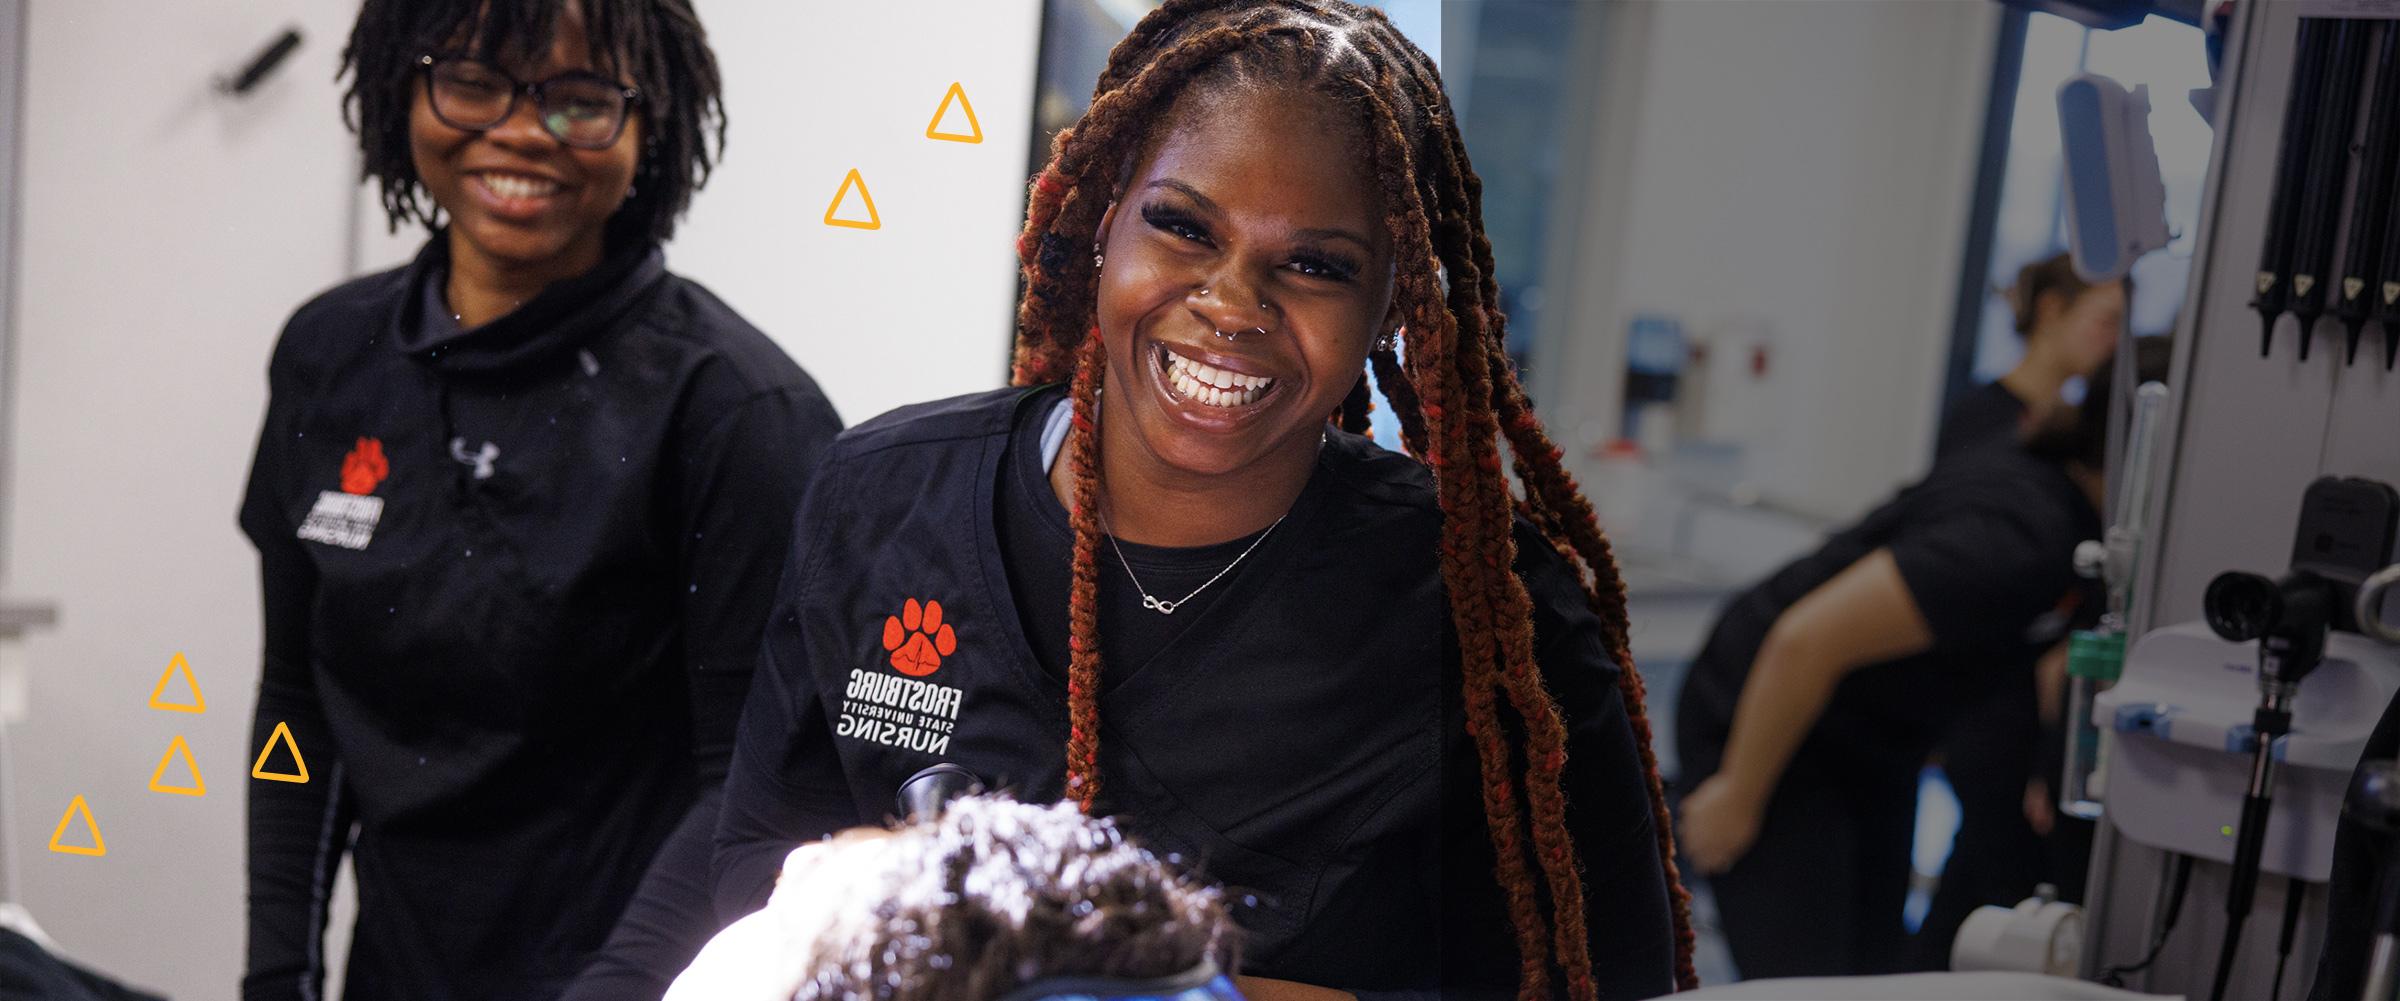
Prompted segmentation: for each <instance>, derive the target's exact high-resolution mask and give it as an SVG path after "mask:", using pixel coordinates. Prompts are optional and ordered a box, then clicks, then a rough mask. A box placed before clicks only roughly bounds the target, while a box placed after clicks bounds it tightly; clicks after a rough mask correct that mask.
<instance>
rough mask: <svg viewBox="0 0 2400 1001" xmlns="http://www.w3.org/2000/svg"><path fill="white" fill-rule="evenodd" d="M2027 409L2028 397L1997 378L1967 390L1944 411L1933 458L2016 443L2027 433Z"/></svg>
mask: <svg viewBox="0 0 2400 1001" xmlns="http://www.w3.org/2000/svg"><path fill="white" fill-rule="evenodd" d="M2027 412H2028V408H2027V407H2026V406H2025V401H2024V400H2021V399H2018V398H2017V394H2015V393H2012V392H2009V391H2008V387H2007V386H2005V385H2002V384H2000V383H1999V382H1997V381H1994V382H1987V383H1984V384H1983V385H1980V386H1977V387H1975V388H1974V389H1971V390H1968V391H1967V395H1965V396H1961V397H1959V398H1958V402H1956V403H1953V404H1951V405H1950V411H1949V412H1948V413H1945V414H1943V415H1942V427H1941V430H1940V431H1939V432H1938V433H1937V434H1936V435H1935V437H1934V445H1933V461H1935V462H1941V461H1943V460H1945V459H1948V458H1950V457H1951V456H1954V455H1957V454H1959V453H1961V452H1965V451H1968V450H1970V449H1977V448H1985V447H1995V446H1996V447H2001V448H2007V447H2011V446H2014V445H2015V444H2016V443H2017V439H2018V437H2019V436H2020V435H2022V434H2023V433H2024V429H2025V415H2026V413H2027Z"/></svg>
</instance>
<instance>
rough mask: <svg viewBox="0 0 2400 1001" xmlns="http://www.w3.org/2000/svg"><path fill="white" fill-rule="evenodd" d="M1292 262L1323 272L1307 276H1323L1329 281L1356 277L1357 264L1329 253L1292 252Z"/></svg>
mask: <svg viewBox="0 0 2400 1001" xmlns="http://www.w3.org/2000/svg"><path fill="white" fill-rule="evenodd" d="M1292 263H1294V264H1305V265H1307V266H1309V267H1311V268H1315V269H1317V270H1318V271H1321V272H1323V273H1322V274H1317V275H1311V276H1309V277H1312V278H1324V279H1327V280H1329V281H1337V282H1347V281H1350V280H1352V279H1355V278H1357V277H1358V265H1357V264H1354V263H1352V262H1351V261H1350V260H1349V259H1347V258H1342V257H1335V256H1333V255H1330V254H1314V253H1304V254H1294V255H1292Z"/></svg>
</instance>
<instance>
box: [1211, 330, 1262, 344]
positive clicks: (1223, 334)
mask: <svg viewBox="0 0 2400 1001" xmlns="http://www.w3.org/2000/svg"><path fill="white" fill-rule="evenodd" d="M1250 331H1251V332H1256V333H1260V334H1264V333H1266V332H1267V328H1265V327H1252V328H1250ZM1243 333H1244V331H1240V330H1236V331H1232V332H1230V333H1228V332H1226V331H1223V330H1219V331H1217V336H1219V337H1222V338H1224V339H1226V340H1229V341H1230V340H1232V339H1234V338H1236V337H1240V336H1242V334H1243Z"/></svg>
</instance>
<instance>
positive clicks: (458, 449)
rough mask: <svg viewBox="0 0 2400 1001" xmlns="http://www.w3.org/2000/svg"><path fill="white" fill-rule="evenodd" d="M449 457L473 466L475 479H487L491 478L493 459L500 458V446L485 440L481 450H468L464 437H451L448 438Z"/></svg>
mask: <svg viewBox="0 0 2400 1001" xmlns="http://www.w3.org/2000/svg"><path fill="white" fill-rule="evenodd" d="M450 457H451V458H453V459H457V460H458V461H459V462H461V463H464V464H466V465H469V466H473V467H475V478H476V479H479V480H488V479H491V478H492V462H493V460H496V459H498V458H500V446H498V445H494V444H492V443H491V442H488V441H487V442H484V443H483V448H482V449H481V450H479V451H474V452H469V451H467V440H466V439H465V438H452V439H450Z"/></svg>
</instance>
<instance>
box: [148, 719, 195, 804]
mask: <svg viewBox="0 0 2400 1001" xmlns="http://www.w3.org/2000/svg"><path fill="white" fill-rule="evenodd" d="M178 754H181V755H183V765H184V767H185V768H188V769H190V770H191V773H192V784H191V785H188V786H170V785H160V784H159V780H160V779H163V778H166V777H167V763H168V762H170V761H173V760H175V756H176V755H178ZM150 791H151V792H171V793H174V794H176V795H178V796H206V795H208V780H207V779H204V778H201V777H200V762H198V761H195V760H193V759H192V745H191V744H189V743H186V742H185V741H184V739H183V735H182V734H180V733H179V734H176V735H175V739H174V740H173V741H170V742H168V744H167V753H165V754H162V755H159V757H158V770H157V771H154V772H151V773H150Z"/></svg>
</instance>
